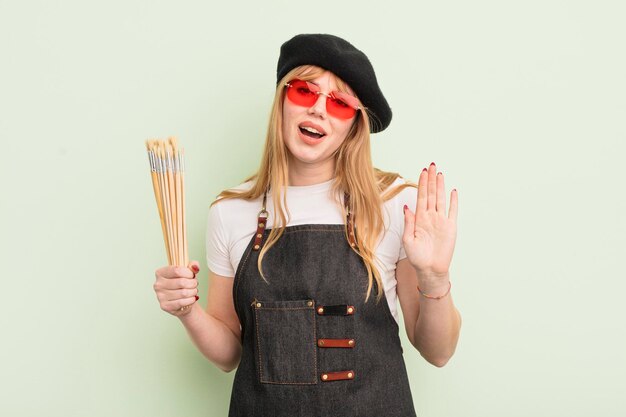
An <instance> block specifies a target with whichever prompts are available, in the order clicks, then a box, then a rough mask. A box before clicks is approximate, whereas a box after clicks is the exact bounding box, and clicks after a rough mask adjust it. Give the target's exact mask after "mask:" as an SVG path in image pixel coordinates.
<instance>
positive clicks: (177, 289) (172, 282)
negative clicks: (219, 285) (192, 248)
mask: <svg viewBox="0 0 626 417" xmlns="http://www.w3.org/2000/svg"><path fill="white" fill-rule="evenodd" d="M199 270H200V267H199V263H198V262H197V261H192V262H190V263H189V267H180V266H164V267H162V268H159V269H157V270H156V271H155V277H156V280H155V282H154V286H153V287H154V291H155V293H156V296H157V299H158V301H159V304H160V306H161V309H162V310H164V311H167V312H168V313H170V314H173V315H176V316H178V315H179V313H180V312H181V310H180V309H181V308H182V307H186V306H190V305H191V304H193V303H195V302H196V301H197V300H198V298H199V297H198V280H197V279H195V278H196V273H197V272H198V271H199Z"/></svg>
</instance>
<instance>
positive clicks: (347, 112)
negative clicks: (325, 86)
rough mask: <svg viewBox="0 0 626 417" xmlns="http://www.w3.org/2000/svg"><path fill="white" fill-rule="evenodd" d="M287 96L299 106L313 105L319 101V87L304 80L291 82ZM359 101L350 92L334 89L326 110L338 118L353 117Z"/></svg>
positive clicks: (328, 99)
mask: <svg viewBox="0 0 626 417" xmlns="http://www.w3.org/2000/svg"><path fill="white" fill-rule="evenodd" d="M288 85H289V87H288V88H287V98H288V99H289V100H290V101H291V102H292V103H293V104H296V105H298V106H304V107H311V106H313V105H315V102H316V101H317V98H318V94H319V88H318V87H317V86H316V85H315V84H312V83H308V82H306V81H302V80H293V81H290V82H289V84H288ZM358 106H359V102H358V100H357V99H356V97H354V96H351V95H350V94H346V93H342V92H339V91H333V92H332V93H331V94H330V95H329V96H328V97H327V99H326V111H327V112H328V114H329V115H331V116H333V117H336V118H338V119H352V118H353V117H354V115H355V114H356V109H357V107H358Z"/></svg>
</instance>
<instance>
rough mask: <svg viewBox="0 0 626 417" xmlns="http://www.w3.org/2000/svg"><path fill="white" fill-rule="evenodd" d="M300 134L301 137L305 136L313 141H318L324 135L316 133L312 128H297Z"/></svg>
mask: <svg viewBox="0 0 626 417" xmlns="http://www.w3.org/2000/svg"><path fill="white" fill-rule="evenodd" d="M299 129H300V132H302V134H303V135H306V136H308V137H310V138H313V139H320V138H322V137H324V136H326V135H324V134H323V133H321V132H318V131H317V130H315V129H313V128H312V127H309V126H304V127H299Z"/></svg>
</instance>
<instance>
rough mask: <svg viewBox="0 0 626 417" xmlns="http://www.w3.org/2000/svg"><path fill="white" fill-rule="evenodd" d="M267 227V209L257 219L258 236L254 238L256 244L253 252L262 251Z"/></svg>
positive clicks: (253, 246)
mask: <svg viewBox="0 0 626 417" xmlns="http://www.w3.org/2000/svg"><path fill="white" fill-rule="evenodd" d="M266 225H267V211H265V209H263V210H261V211H260V212H259V216H258V218H257V227H256V235H255V236H254V244H253V245H252V250H259V249H261V243H262V241H263V232H265V226H266Z"/></svg>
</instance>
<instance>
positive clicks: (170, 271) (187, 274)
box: [156, 264, 196, 278]
mask: <svg viewBox="0 0 626 417" xmlns="http://www.w3.org/2000/svg"><path fill="white" fill-rule="evenodd" d="M190 265H191V264H190ZM156 275H158V276H161V277H163V278H193V277H194V276H195V275H196V274H195V272H194V271H193V270H191V269H190V268H187V267H184V266H164V267H162V268H159V269H157V270H156Z"/></svg>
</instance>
